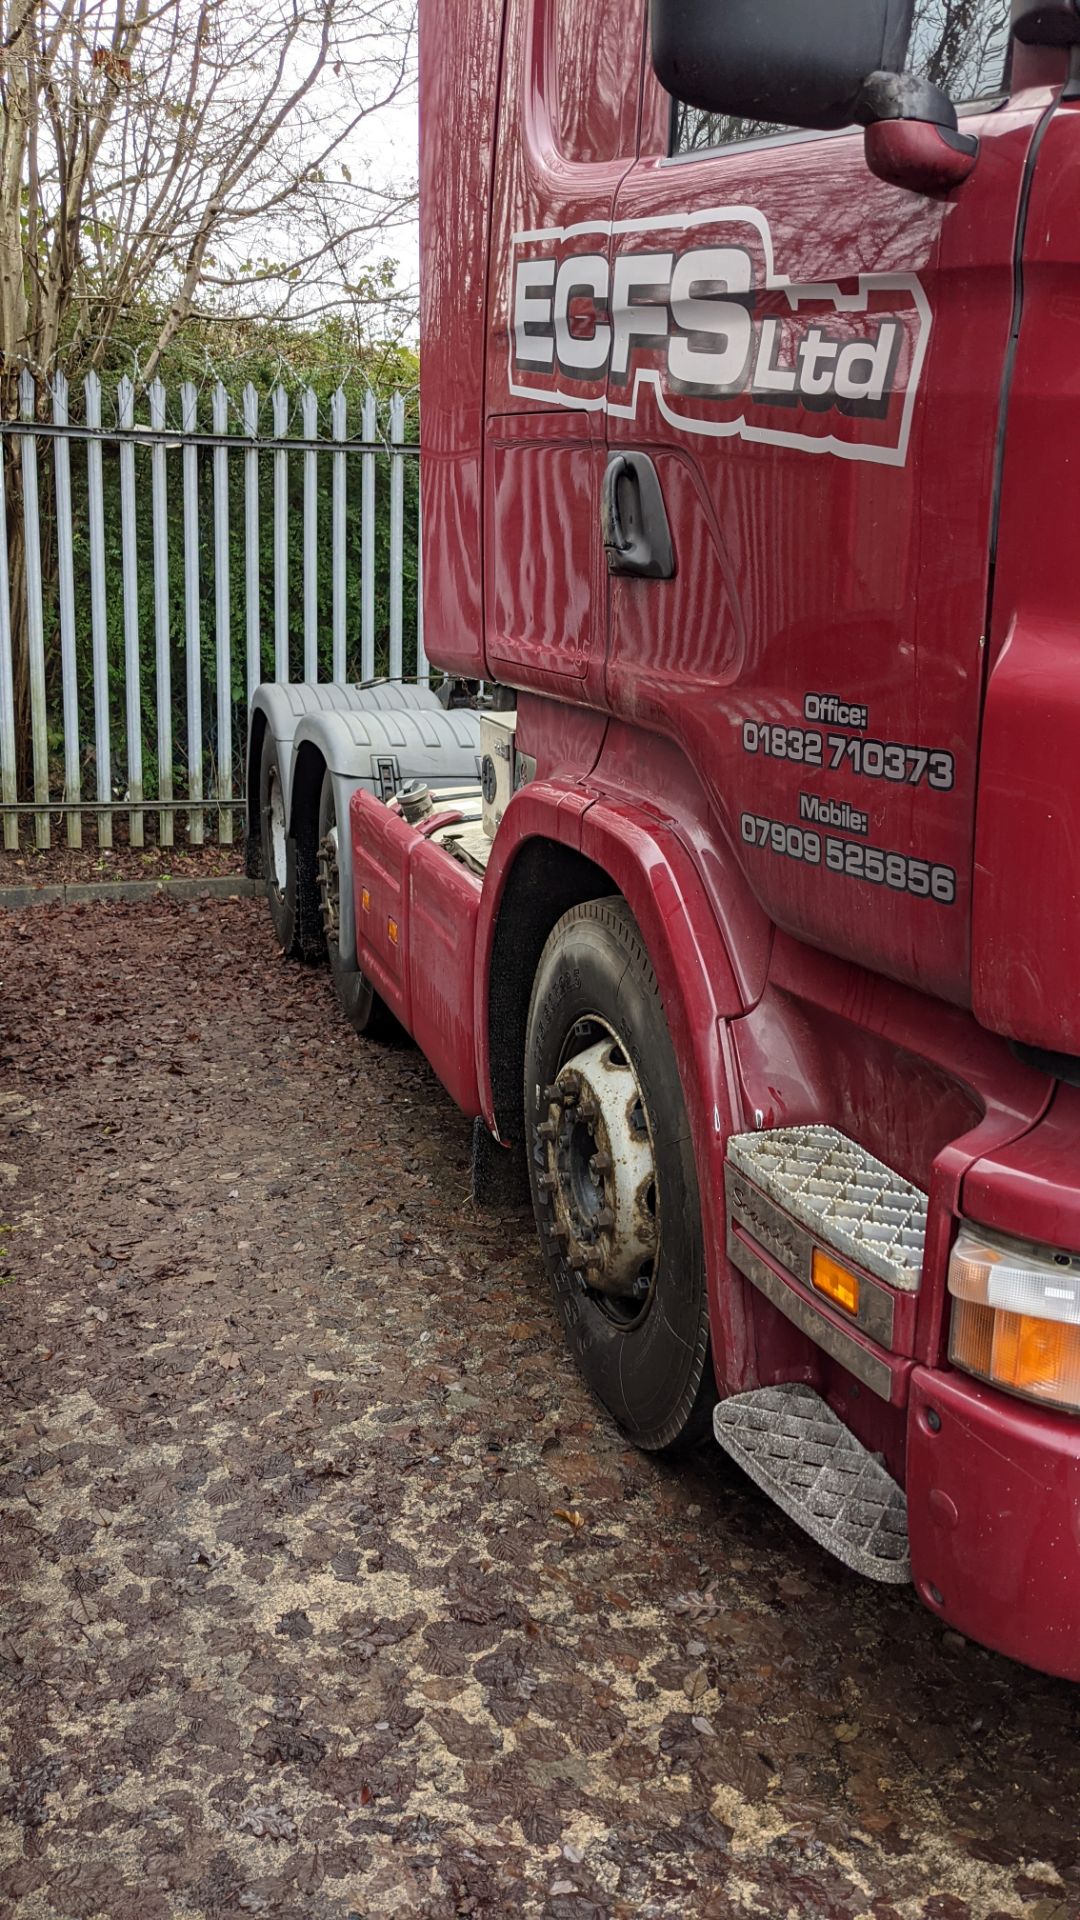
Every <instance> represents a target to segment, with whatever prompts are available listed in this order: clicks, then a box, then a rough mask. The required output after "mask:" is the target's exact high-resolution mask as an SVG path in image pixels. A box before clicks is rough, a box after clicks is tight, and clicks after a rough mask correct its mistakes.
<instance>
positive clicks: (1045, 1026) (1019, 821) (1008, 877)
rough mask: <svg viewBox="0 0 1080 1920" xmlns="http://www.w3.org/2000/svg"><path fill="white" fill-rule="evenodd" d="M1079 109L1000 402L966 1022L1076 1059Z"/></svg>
mask: <svg viewBox="0 0 1080 1920" xmlns="http://www.w3.org/2000/svg"><path fill="white" fill-rule="evenodd" d="M1078 193H1080V101H1076V100H1070V101H1066V102H1063V103H1062V105H1061V106H1060V108H1059V109H1058V111H1057V113H1056V114H1055V115H1054V117H1053V119H1052V120H1051V121H1050V122H1049V123H1048V125H1047V127H1046V131H1045V137H1044V139H1043V141H1042V144H1041V147H1040V150H1039V157H1038V164H1037V166H1036V167H1035V169H1034V172H1033V175H1032V183H1031V205H1030V210H1029V214H1028V220H1027V236H1028V238H1027V243H1026V246H1025V256H1024V283H1023V294H1024V299H1023V309H1022V315H1021V325H1020V334H1019V339H1018V342H1017V351H1016V363H1015V368H1014V371H1013V376H1012V384H1011V390H1010V396H1009V416H1008V431H1007V433H1006V436H1005V443H1004V451H1005V462H1004V471H1003V476H1002V494H1001V527H1000V536H999V542H998V558H997V570H996V579H995V591H994V619H993V628H992V632H991V636H990V638H991V648H990V651H991V665H990V677H989V682H988V686H987V696H986V711H985V715H984V719H983V742H982V758H981V773H980V785H979V814H978V828H977V834H976V842H975V909H974V941H975V981H974V990H975V1009H976V1012H977V1013H978V1016H979V1018H980V1019H981V1020H984V1021H985V1022H986V1024H987V1025H988V1026H992V1027H996V1028H998V1030H999V1031H1000V1032H1002V1033H1010V1034H1015V1035H1016V1036H1017V1038H1019V1039H1021V1040H1027V1041H1030V1042H1032V1043H1033V1044H1034V1045H1036V1046H1043V1047H1050V1048H1054V1049H1057V1050H1060V1051H1061V1052H1063V1053H1080V985H1078V980H1080V972H1078V967H1077V955H1078V953H1080V762H1078V759H1077V751H1076V742H1077V739H1078V737H1080V733H1078V729H1080V675H1078V673H1077V656H1076V645H1075V636H1076V565H1075V555H1076V538H1077V535H1076V529H1077V525H1078V515H1080V467H1078V463H1077V459H1076V445H1075V441H1074V438H1073V436H1074V432H1075V431H1076V429H1077V426H1078V424H1080V358H1078V354H1080V258H1078V255H1077V248H1076V239H1075V233H1074V228H1073V209H1074V206H1075V203H1076V196H1077V194H1078Z"/></svg>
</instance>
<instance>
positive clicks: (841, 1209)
mask: <svg viewBox="0 0 1080 1920" xmlns="http://www.w3.org/2000/svg"><path fill="white" fill-rule="evenodd" d="M727 1157H728V1160H729V1161H730V1162H731V1164H732V1166H734V1167H737V1168H738V1169H739V1171H740V1172H741V1173H744V1174H745V1175H746V1176H747V1178H748V1179H750V1180H752V1181H753V1182H754V1184H755V1185H756V1186H757V1187H759V1188H760V1189H761V1191H762V1193H765V1194H767V1195H768V1196H769V1198H770V1199H772V1200H774V1201H775V1202H776V1204H777V1205H778V1206H780V1207H783V1208H784V1209H785V1210H786V1211H787V1212H788V1213H789V1214H790V1215H791V1216H792V1218H793V1219H795V1220H798V1221H800V1222H801V1224H802V1225H803V1226H804V1227H806V1228H807V1229H808V1231H809V1232H810V1233H812V1234H813V1235H814V1237H815V1238H816V1239H818V1240H820V1241H822V1242H824V1243H825V1244H826V1245H828V1246H830V1247H833V1248H835V1250H836V1251H837V1252H838V1253H842V1254H846V1255H847V1257H848V1258H849V1259H850V1260H853V1261H854V1262H855V1264H856V1266H860V1267H862V1268H863V1269H864V1270H865V1271H866V1272H867V1273H873V1274H876V1275H877V1277H878V1279H879V1280H886V1281H888V1283H889V1285H890V1286H894V1287H900V1288H902V1289H904V1290H906V1291H908V1292H915V1291H916V1290H917V1288H918V1285H919V1278H920V1275H921V1273H922V1261H923V1243H924V1241H925V1238H926V1195H925V1194H924V1193H922V1192H920V1190H919V1188H918V1187H914V1186H912V1185H911V1182H910V1181H908V1180H904V1179H902V1178H901V1176H900V1175H899V1174H898V1173H894V1172H893V1169H892V1168H891V1167H887V1166H885V1164H884V1162H883V1161H881V1160H875V1158H874V1156H873V1154H872V1153H867V1151H866V1149H865V1147H860V1146H859V1145H858V1143H857V1141H855V1140H849V1139H848V1137H847V1135H846V1134H843V1133H839V1132H838V1131H837V1129H836V1128H835V1127H776V1128H774V1129H772V1130H771V1131H768V1132H763V1133H735V1134H732V1136H731V1138H730V1139H729V1141H728V1144H727Z"/></svg>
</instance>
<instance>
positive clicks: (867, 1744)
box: [0, 900, 1080, 1920]
mask: <svg viewBox="0 0 1080 1920" xmlns="http://www.w3.org/2000/svg"><path fill="white" fill-rule="evenodd" d="M468 1143H469V1142H468V1127H467V1125H466V1123H465V1121H463V1120H462V1119H461V1117H460V1116H459V1115H458V1114H457V1113H456V1112H455V1111H454V1109H453V1108H452V1107H451V1105H450V1103H449V1101H448V1100H447V1099H446V1098H445V1097H444V1095H443V1094H442V1093H441V1091H440V1090H439V1088H438V1087H437V1086H436V1084H435V1083H434V1081H433V1079H432V1077H431V1075H430V1074H429V1072H428V1070H427V1068H426V1067H425V1065H424V1063H423V1061H422V1060H421V1059H420V1058H419V1056H418V1055H417V1054H416V1053H414V1052H412V1051H409V1050H407V1049H397V1050H386V1049H380V1048H376V1047H373V1046H370V1045H369V1046H364V1045H363V1044H362V1043H360V1042H358V1041H356V1040H355V1039H354V1038H353V1036H352V1035H351V1034H350V1033H349V1032H348V1031H347V1030H346V1029H345V1028H344V1027H343V1026H342V1024H341V1022H340V1020H339V1018H338V1015H337V1012H336V1009H335V1006H334V1002H333V999H332V997H331V992H330V987H329V983H328V980H327V978H326V976H325V975H322V974H318V973H308V972H305V971H303V970H301V969H299V968H296V967H293V966H291V965H287V964H285V963H284V962H282V961H281V959H280V958H279V957H278V955H277V954H276V952H275V949H274V946H273V943H272V939H271V934H270V929H269V924H268V921H267V918H266V915H265V912H264V910H263V909H262V906H261V904H260V903H258V902H253V901H231V902H224V901H223V902H213V903H210V902H200V903H197V904H186V903H185V904H182V905H181V904H178V903H176V902H174V901H169V900H161V901H155V902H154V903H152V904H140V905H138V906H126V907H125V906H115V905H109V906H91V907H79V908H63V909H59V908H38V909H34V910H31V911H28V912H25V913H23V914H21V915H10V914H9V915H5V916H3V917H2V918H0V1228H2V1230H0V1277H2V1279H3V1285H2V1286H0V1377H2V1380H3V1393H4V1413H3V1435H4V1446H5V1456H6V1457H5V1464H4V1467H3V1472H2V1479H0V1493H2V1496H3V1502H4V1516H3V1524H4V1535H3V1554H2V1563H0V1577H2V1588H3V1591H2V1595H0V1638H2V1649H0V1651H2V1665H0V1690H2V1693H0V1709H2V1714H3V1719H4V1721H5V1723H6V1726H5V1734H6V1738H5V1739H4V1741H3V1743H2V1744H3V1749H4V1751H5V1753H6V1760H7V1770H6V1772H5V1774H4V1777H3V1785H2V1801H0V1809H2V1814H3V1834H2V1842H0V1913H3V1914H4V1915H5V1916H6V1915H17V1916H18V1920H54V1917H55V1916H60V1920H95V1917H96V1916H106V1917H107V1920H129V1917H130V1920H166V1916H173V1915H176V1916H187V1915H207V1916H222V1917H225V1916H227V1917H228V1920H232V1916H237V1917H238V1920H239V1916H242V1915H259V1914H266V1915H272V1916H281V1917H282V1920H300V1917H301V1916H303V1920H348V1916H359V1917H360V1920H369V1916H370V1917H371V1920H378V1917H379V1916H397V1915H413V1914H416V1915H424V1916H430V1920H451V1917H452V1916H459V1915H461V1916H486V1915H504V1914H505V1915H527V1916H534V1915H535V1916H540V1915H543V1916H550V1917H551V1920H601V1916H610V1920H616V1917H617V1916H618V1917H620V1920H621V1917H623V1916H627V1917H629V1916H675V1915H679V1916H683V1915H695V1916H697V1915H700V1916H708V1917H709V1920H726V1916H729V1915H731V1916H744V1915H746V1916H749V1915H767V1916H770V1917H771V1916H798V1917H799V1920H803V1916H829V1917H830V1920H831V1917H832V1916H845V1917H851V1920H854V1916H864V1915H872V1916H874V1920H893V1917H894V1916H901V1917H902V1920H916V1917H918V1920H991V1916H1005V1915H1009V1916H1027V1920H1072V1917H1073V1916H1076V1915H1080V1820H1078V1807H1080V1791H1078V1789H1080V1749H1078V1746H1077V1739H1076V1736H1077V1706H1078V1694H1080V1690H1074V1689H1072V1688H1070V1687H1067V1686H1065V1685H1061V1684H1057V1683H1054V1682H1052V1681H1049V1680H1046V1679H1042V1678H1040V1677H1039V1676H1037V1675H1034V1674H1030V1673H1026V1672H1025V1671H1023V1670H1022V1669H1020V1668H1018V1667H1014V1666H1012V1665H1010V1664H1009V1663H1007V1662H1006V1661H1003V1660H1000V1659H997V1658H996V1657H994V1656H992V1655H989V1654H986V1653H983V1652H981V1651H980V1650H979V1649H977V1648H975V1647H972V1646H969V1645H965V1644H964V1643H963V1642H962V1641H960V1640H959V1639H958V1638H957V1637H956V1636H954V1635H950V1634H943V1633H942V1631H941V1628H940V1626H939V1625H938V1624H937V1623H935V1621H934V1620H933V1619H931V1618H930V1617H929V1616H928V1615H927V1614H925V1613H924V1612H922V1611H921V1609H920V1608H919V1607H918V1605H917V1603H916V1602H915V1600H914V1598H913V1597H912V1596H911V1595H910V1594H909V1593H907V1592H904V1591H899V1592H898V1591H895V1590H886V1589H882V1588H876V1587H873V1586H871V1585H869V1584H865V1583H863V1582H861V1581H859V1580H858V1579H856V1578H855V1577H854V1576H851V1575H848V1574H847V1573H846V1572H845V1571H844V1570H843V1569H842V1568H840V1567H838V1566H837V1565H835V1564H834V1563H833V1562H831V1561H830V1560H828V1559H827V1558H826V1557H825V1556H824V1555H823V1554H822V1553H820V1552H819V1551H818V1549H817V1548H815V1547H814V1546H813V1545H812V1544H811V1543H810V1542H808V1541H806V1540H805V1539H803V1537H802V1536H801V1535H799V1534H798V1533H797V1532H796V1531H795V1529H794V1528H792V1527H791V1526H790V1525H789V1523H788V1522H787V1521H786V1520H785V1519H784V1518H783V1517H782V1516H781V1515H780V1514H778V1513H777V1512H775V1511H774V1510H773V1509H772V1508H770V1507H769V1505H768V1504H767V1503H766V1502H765V1501H764V1499H763V1498H762V1497H761V1496H759V1495H758V1494H757V1493H756V1492H755V1490H754V1489H753V1488H752V1487H750V1486H749V1484H748V1483H747V1482H745V1481H743V1480H742V1479H741V1478H740V1477H739V1476H738V1474H737V1473H736V1471H735V1469H734V1468H732V1467H730V1466H728V1465H727V1464H726V1463H725V1461H724V1459H723V1458H722V1457H721V1456H720V1455H719V1454H718V1453H715V1452H713V1451H709V1452H706V1453H704V1454H703V1455H702V1456H701V1457H700V1458H699V1459H697V1460H696V1461H694V1462H692V1463H691V1464H684V1465H682V1466H680V1467H678V1468H672V1467H665V1466H661V1465H658V1464H657V1463H655V1462H653V1461H650V1460H648V1459H644V1458H642V1457H640V1456H638V1455H636V1454H635V1453H633V1452H632V1451H630V1450H629V1449H628V1448H627V1447H626V1446H625V1445H624V1444H623V1443H622V1441H621V1439H620V1437H619V1435H618V1434H617V1433H616V1432H615V1431H614V1430H613V1428H612V1427H611V1426H610V1424H609V1423H608V1421H607V1420H606V1418H605V1417H604V1415H603V1414H602V1413H600V1412H599V1411H598V1409H597V1408H596V1406H595V1405H594V1404H593V1403H592V1402H591V1401H590V1399H589V1397H588V1395H587V1393H586V1391H585V1389H584V1388H583V1387H582V1386H581V1384H580V1383H579V1381H578V1379H577V1377H576V1375H575V1373H574V1371H573V1369H572V1367H571V1366H570V1364H569V1363H568V1361H567V1360H566V1359H565V1358H564V1356H563V1353H562V1351H561V1348H560V1345H559V1340H558V1336H557V1331H556V1326H555V1321H554V1316H553V1313H552V1310H551V1306H550V1304H549V1301H548V1298H547V1294H546V1290H545V1284H544V1282H543V1280H542V1278H541V1276H540V1273H539V1270H538V1266H537V1262H536V1260H535V1258H534V1254H533V1250H532V1242H531V1229H530V1223H529V1221H528V1219H527V1217H526V1216H524V1215H513V1216H510V1217H503V1218H500V1217H497V1216H495V1215H492V1214H489V1213H477V1212H475V1211H474V1209H473V1207H472V1205H471V1202H470V1199H469V1183H468V1169H467V1159H468Z"/></svg>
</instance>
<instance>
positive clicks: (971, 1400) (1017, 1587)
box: [908, 1369, 1080, 1680]
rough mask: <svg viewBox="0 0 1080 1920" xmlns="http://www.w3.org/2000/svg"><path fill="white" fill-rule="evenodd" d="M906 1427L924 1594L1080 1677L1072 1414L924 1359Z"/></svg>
mask: <svg viewBox="0 0 1080 1920" xmlns="http://www.w3.org/2000/svg"><path fill="white" fill-rule="evenodd" d="M931 1411H932V1412H933V1413H934V1414H935V1415H936V1416H937V1418H938V1420H939V1421H940V1426H939V1427H938V1428H937V1429H936V1430H935V1428H934V1427H933V1426H932V1425H931V1424H930V1422H929V1421H928V1419H927V1414H928V1413H929V1412H931ZM908 1431H909V1437H908V1522H909V1527H910V1533H911V1568H912V1574H913V1577H914V1580H915V1584H916V1586H917V1588H918V1590H919V1593H920V1595H921V1597H922V1599H923V1600H925V1602H926V1604H927V1606H929V1607H931V1608H932V1609H933V1610H934V1612H935V1613H939V1614H941V1615H942V1616H943V1618H944V1619H946V1620H948V1621H950V1622H951V1623H952V1625H953V1626H956V1627H959V1629H960V1631H961V1632H962V1633H967V1634H970V1635H971V1637H972V1639H973V1640H981V1641H982V1642H983V1643H984V1645H986V1646H988V1647H996V1648H997V1649H998V1651H999V1652H1001V1653H1007V1654H1011V1656H1012V1658H1013V1659H1014V1660H1024V1661H1026V1662H1027V1663H1028V1665H1030V1666H1033V1667H1042V1668H1043V1669H1044V1671H1045V1672H1047V1673H1058V1674H1061V1675H1062V1676H1063V1677H1064V1678H1065V1679H1066V1680H1076V1679H1080V1605H1078V1604H1077V1580H1076V1573H1077V1561H1078V1558H1080V1447H1078V1446H1077V1437H1076V1422H1075V1420H1073V1419H1070V1418H1069V1417H1068V1416H1067V1415H1064V1414H1059V1413H1047V1412H1043V1411H1042V1410H1040V1409H1037V1408H1035V1407H1024V1406H1022V1405H1020V1403H1019V1402H1018V1401H1015V1400H1010V1399H1009V1397H1008V1396H1007V1395H1006V1394H1003V1393H995V1392H993V1390H992V1389H991V1388H989V1387H983V1386H980V1385H978V1384H977V1383H976V1382H975V1381H974V1380H964V1379H963V1378H962V1376H961V1375H959V1374H956V1373H950V1374H946V1373H931V1372H929V1371H924V1370H922V1369H919V1370H917V1371H916V1373H915V1375H914V1377H913V1381H912V1395H911V1417H910V1421H909V1430H908Z"/></svg>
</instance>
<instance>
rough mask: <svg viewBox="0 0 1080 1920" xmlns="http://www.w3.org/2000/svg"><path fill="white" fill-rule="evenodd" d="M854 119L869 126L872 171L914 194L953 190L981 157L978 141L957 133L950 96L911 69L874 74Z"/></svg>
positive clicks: (868, 155)
mask: <svg viewBox="0 0 1080 1920" xmlns="http://www.w3.org/2000/svg"><path fill="white" fill-rule="evenodd" d="M855 117H856V119H857V120H858V121H860V122H861V124H862V125H863V126H864V127H865V128H866V135H865V146H866V164H867V166H868V167H869V169H870V171H871V173H873V174H876V175H877V177H878V179H879V180H887V181H889V182H890V183H891V184H892V185H893V186H897V187H907V188H908V190H909V191H910V192H912V193H925V194H932V195H935V196H937V195H941V194H946V193H951V192H952V191H953V189H954V188H955V187H958V186H960V185H961V184H962V182H963V181H965V180H966V179H967V177H968V174H969V173H970V172H971V170H972V168H973V166H974V165H975V162H976V160H977V159H978V156H979V143H978V141H977V140H976V139H975V138H974V137H973V135H971V134H967V133H961V132H960V131H959V129H958V126H957V120H956V108H955V107H954V106H953V103H952V101H951V100H950V99H949V96H948V94H946V93H943V92H942V90H941V88H940V87H935V86H934V85H933V83H932V82H931V81H929V80H921V79H919V78H918V77H917V76H916V75H915V74H913V73H872V74H870V75H869V76H868V78H867V79H866V80H865V81H864V82H863V87H862V92H861V93H860V95H859V100H858V104H857V106H856V110H855Z"/></svg>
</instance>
